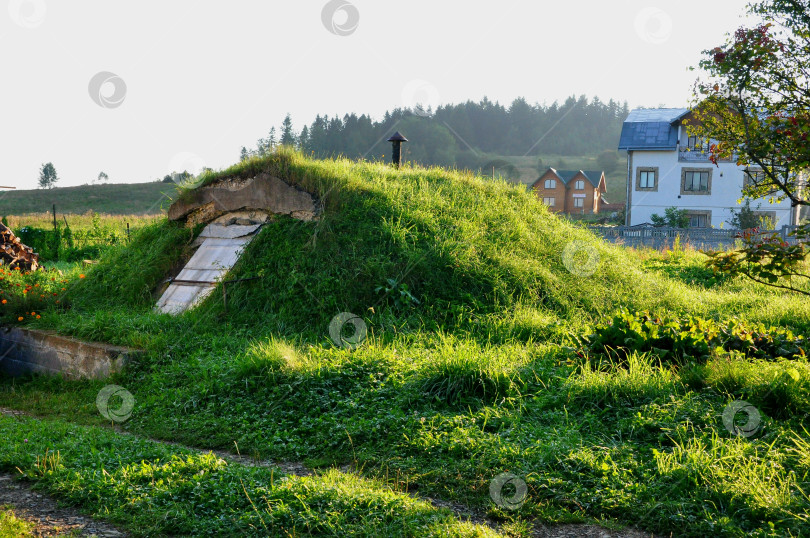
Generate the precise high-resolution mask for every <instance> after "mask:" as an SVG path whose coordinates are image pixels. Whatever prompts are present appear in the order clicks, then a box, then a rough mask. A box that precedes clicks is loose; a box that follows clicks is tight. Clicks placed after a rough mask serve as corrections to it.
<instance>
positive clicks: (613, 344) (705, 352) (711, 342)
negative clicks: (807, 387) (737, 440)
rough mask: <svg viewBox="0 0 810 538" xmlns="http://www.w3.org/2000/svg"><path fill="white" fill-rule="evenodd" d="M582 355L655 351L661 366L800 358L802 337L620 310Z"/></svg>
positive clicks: (748, 326)
mask: <svg viewBox="0 0 810 538" xmlns="http://www.w3.org/2000/svg"><path fill="white" fill-rule="evenodd" d="M582 343H583V344H584V348H585V351H587V352H590V353H595V354H608V355H610V354H611V353H613V352H615V353H616V354H618V356H619V358H620V361H621V362H624V361H625V360H626V357H627V355H628V354H630V353H634V352H635V353H654V354H655V355H657V356H658V357H659V358H660V359H661V360H663V361H666V362H676V363H678V362H684V361H685V360H697V361H698V362H704V361H705V360H707V359H708V358H709V357H711V356H712V355H715V354H723V353H728V352H739V353H741V354H743V355H744V356H746V357H757V358H761V359H767V360H774V359H776V358H778V357H789V358H790V357H795V356H800V357H804V356H805V350H804V347H805V345H804V339H803V338H802V337H801V336H795V335H794V334H793V333H792V332H791V331H790V330H788V329H784V328H781V327H766V326H764V325H763V324H761V323H760V324H747V323H745V322H743V321H740V320H734V321H731V322H727V323H718V322H716V321H713V320H710V319H704V318H700V317H697V316H683V317H675V318H668V317H654V316H652V315H650V314H649V313H647V312H640V313H638V312H637V313H631V312H629V311H627V310H620V311H619V312H618V313H616V314H615V315H614V317H613V319H612V320H611V322H610V323H608V324H607V325H601V326H599V327H597V328H596V332H595V333H594V334H591V335H590V336H587V337H586V338H584V339H583V341H582Z"/></svg>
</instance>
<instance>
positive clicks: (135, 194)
mask: <svg viewBox="0 0 810 538" xmlns="http://www.w3.org/2000/svg"><path fill="white" fill-rule="evenodd" d="M175 193H176V188H175V185H174V184H173V183H158V182H152V183H116V184H109V185H82V186H80V187H57V188H53V189H35V190H20V191H17V190H6V191H2V192H0V216H8V215H25V214H41V213H45V212H48V211H51V209H52V207H53V204H56V212H57V215H62V214H68V215H70V214H75V215H82V214H85V213H87V212H88V211H94V212H96V213H102V214H108V215H157V214H161V213H165V210H166V208H167V207H168V206H169V205H170V204H171V199H172V197H173V196H174V195H175Z"/></svg>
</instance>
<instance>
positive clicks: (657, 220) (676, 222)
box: [650, 207, 689, 228]
mask: <svg viewBox="0 0 810 538" xmlns="http://www.w3.org/2000/svg"><path fill="white" fill-rule="evenodd" d="M650 221H651V222H652V223H653V225H655V226H670V227H672V228H688V227H689V212H688V211H687V210H685V209H678V208H677V207H668V208H666V209H665V210H664V216H663V217H662V216H661V215H658V214H655V213H654V214H652V215H650Z"/></svg>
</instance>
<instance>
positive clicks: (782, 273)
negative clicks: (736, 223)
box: [706, 224, 810, 295]
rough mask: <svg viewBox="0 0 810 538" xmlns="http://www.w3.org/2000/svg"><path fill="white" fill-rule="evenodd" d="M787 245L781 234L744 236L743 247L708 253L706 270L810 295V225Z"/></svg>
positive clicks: (793, 234)
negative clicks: (809, 264)
mask: <svg viewBox="0 0 810 538" xmlns="http://www.w3.org/2000/svg"><path fill="white" fill-rule="evenodd" d="M790 237H791V238H793V239H794V240H793V241H791V242H785V241H783V240H782V238H781V237H780V235H779V234H770V235H768V234H758V233H744V234H742V236H741V238H742V241H743V246H742V248H740V249H737V250H732V251H716V252H707V253H706V255H707V256H708V259H707V260H706V267H708V268H709V269H711V270H712V271H715V272H716V273H719V274H724V275H727V276H729V277H732V278H733V277H736V276H739V275H742V276H745V277H746V278H749V279H751V280H753V281H754V282H758V283H760V284H765V285H766V286H771V287H774V288H779V289H784V290H789V291H792V292H795V293H799V294H802V295H810V289H808V288H809V287H810V286H808V284H810V271H808V266H807V257H808V254H810V224H806V225H804V226H803V227H799V228H797V229H795V230H793V231H792V232H791V233H790Z"/></svg>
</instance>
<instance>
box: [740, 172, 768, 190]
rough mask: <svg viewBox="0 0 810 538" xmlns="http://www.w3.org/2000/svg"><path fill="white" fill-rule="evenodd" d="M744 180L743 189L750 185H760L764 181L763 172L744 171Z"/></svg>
mask: <svg viewBox="0 0 810 538" xmlns="http://www.w3.org/2000/svg"><path fill="white" fill-rule="evenodd" d="M744 178H745V179H744V180H743V187H747V186H748V185H751V184H752V183H753V184H755V185H761V184H762V183H763V182H764V181H765V172H763V171H762V170H746V171H745V176H744Z"/></svg>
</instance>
